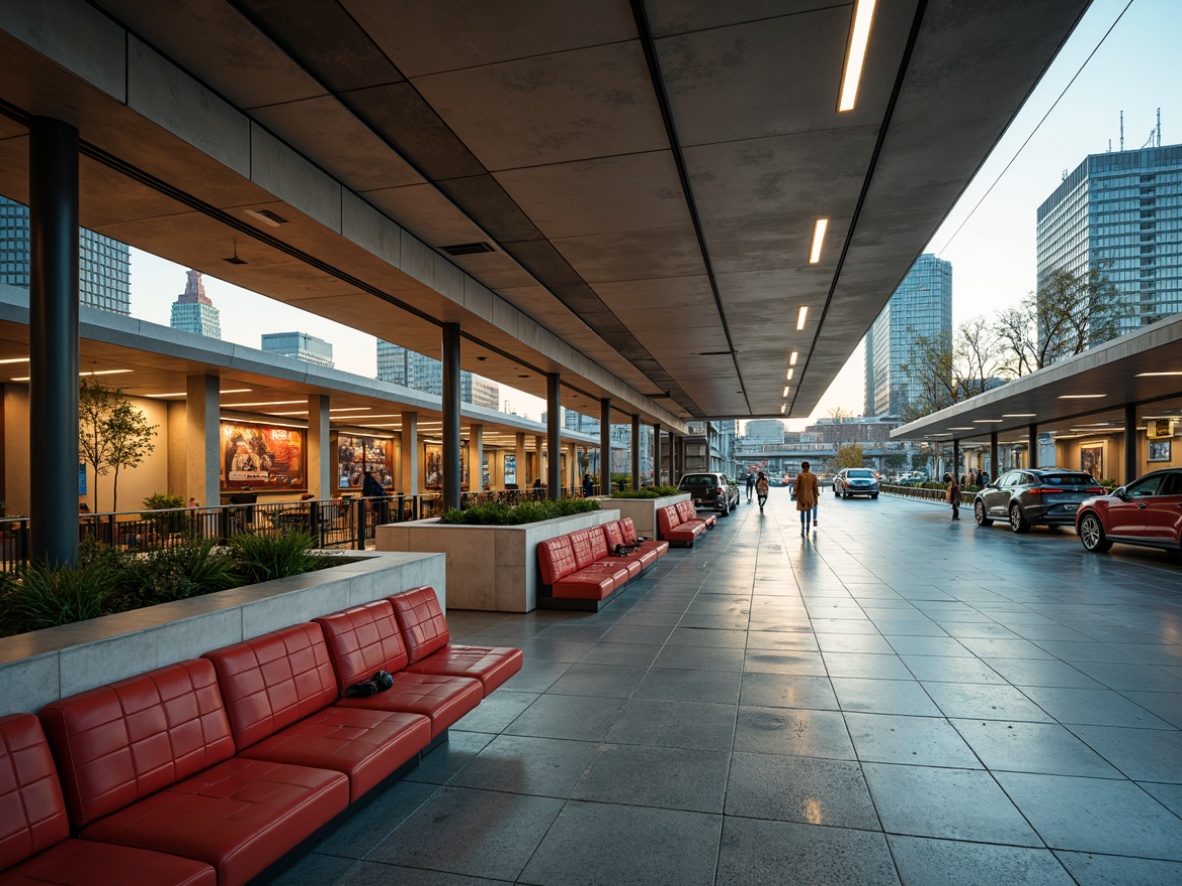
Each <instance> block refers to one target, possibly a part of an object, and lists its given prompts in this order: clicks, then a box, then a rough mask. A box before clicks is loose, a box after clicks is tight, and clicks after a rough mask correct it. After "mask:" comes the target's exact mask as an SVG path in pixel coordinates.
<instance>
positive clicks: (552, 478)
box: [546, 372, 563, 499]
mask: <svg viewBox="0 0 1182 886" xmlns="http://www.w3.org/2000/svg"><path fill="white" fill-rule="evenodd" d="M559 380H560V379H559V375H558V373H557V372H550V373H547V374H546V451H547V452H549V453H550V460H549V462H548V463H547V465H546V486H547V489H548V492H549V496H550V498H552V499H559V498H562V485H563V484H562V421H561V419H562V393H561V386H560V385H559Z"/></svg>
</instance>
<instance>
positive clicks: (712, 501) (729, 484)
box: [677, 473, 739, 517]
mask: <svg viewBox="0 0 1182 886" xmlns="http://www.w3.org/2000/svg"><path fill="white" fill-rule="evenodd" d="M677 488H678V489H679V490H681V491H682V492H688V493H689V494H690V495H691V496H692V497H693V500H694V507H695V508H713V509H714V510H716V511H718V512H719V513H720V514H722V516H724V517H725V516H727V515H728V514H729V513H730V512H731V509H732V508H737V507H738V506H739V486H738V484H737V483H735V481H734V480H732V479H731V478H730V477H728V476H727V475H726V474H717V473H696V474H684V475H682V478H681V482H680V483H678V484H677Z"/></svg>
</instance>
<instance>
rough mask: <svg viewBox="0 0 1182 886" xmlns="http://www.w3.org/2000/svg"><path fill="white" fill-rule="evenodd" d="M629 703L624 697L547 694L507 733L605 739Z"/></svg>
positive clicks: (517, 720) (511, 725)
mask: <svg viewBox="0 0 1182 886" xmlns="http://www.w3.org/2000/svg"><path fill="white" fill-rule="evenodd" d="M625 704H627V702H626V700H625V699H622V698H594V697H586V696H577V695H545V696H542V697H541V698H539V699H538V700H537V701H535V702H534V703H533V704H532V705H530V706H529V708H527V709H526V711H525V712H524V713H523V714H521V716H519V717H518V718H517V719H516V720H514V721H513V722H512V723H511V724H509V726H508V727H507V728H506V729H505V732H506V733H508V734H510V735H532V736H536V737H538V738H569V739H573V740H575V741H602V739H603V737H604V736H605V735H607V732H608V730H609V729H611V727H612V724H613V723H615V721H616V715H617V714H619V712H620V711H621V710H622V709H623V707H624V705H625Z"/></svg>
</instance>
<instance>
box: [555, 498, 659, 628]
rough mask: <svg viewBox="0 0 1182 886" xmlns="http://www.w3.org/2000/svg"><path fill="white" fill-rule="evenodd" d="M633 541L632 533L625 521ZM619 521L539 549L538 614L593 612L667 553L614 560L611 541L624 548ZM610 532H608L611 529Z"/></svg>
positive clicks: (563, 537) (652, 548) (648, 550)
mask: <svg viewBox="0 0 1182 886" xmlns="http://www.w3.org/2000/svg"><path fill="white" fill-rule="evenodd" d="M627 522H628V526H629V531H630V532H631V534H632V538H633V540H635V538H636V530H635V528H634V527H633V526H632V521H631V520H628V521H627ZM621 523H622V521H618V520H615V521H611V522H610V523H606V524H602V525H600V526H594V527H591V528H590V529H580V530H578V531H576V532H571V533H568V534H567V535H560V536H558V537H557V538H551V539H547V540H546V541H543V542H539V544H538V571H539V578H540V579H541V585H542V587H541V588H540V591H539V594H538V606H539V607H540V608H542V609H578V610H586V611H591V612H595V611H597V610H598V609H599V606H600V604H601V603H602V602H603V601H604V600H606V599H607V598H608V597H610V596H611V595H612V594H613V593H615V592H616V591H617V590H619V589H620V588H622V587H623V586H624V585H626V584H627V583H628V582H629V581H631V580H632V579H633V578H636V577H637V576H638V575H640V574H641V573H642V572H644V571H646V570H647V569H648V568H649V567H651V566H652V565H653V564H654V563H655V562H656V560H657V558H659V557H661V556H663V555H664V553H665V552H666V551H667V550H668V549H669V546H668V545H667V544H662V545H659V546H650V547H647V548H645V549H644V550H637V551H631V552H627V553H624V552H621V554H620V555H619V556H616V555H615V550H616V544H615V543H613V542H612V539H613V538H615V537H617V536H618V537H619V538H620V542H619V544H625V543H626V542H625V541H624V529H623V526H622V525H621ZM609 527H612V528H609Z"/></svg>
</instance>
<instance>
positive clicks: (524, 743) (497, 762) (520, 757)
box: [449, 735, 599, 799]
mask: <svg viewBox="0 0 1182 886" xmlns="http://www.w3.org/2000/svg"><path fill="white" fill-rule="evenodd" d="M598 747H599V745H598V744H596V743H595V742H585V741H570V740H566V739H555V738H533V737H531V736H525V735H499V736H497V737H496V738H495V739H494V740H493V741H491V742H489V744H487V745H486V746H485V747H484V748H483V749H482V750H481V751H480V753H479V754H477V755H476V756H475V757H473V758H472V759H471V760H470V761H469V763H468V765H466V766H465V767H464V768H463V769H461V770H460V771H458V772H457V773H456V774H455V775H454V776H453V777H452V778H451V780H450V782H449V784H451V785H454V786H457V787H465V788H477V789H480V790H486V791H505V792H508V793H511V794H530V795H533V796H536V797H561V798H564V799H565V798H566V797H569V796H570V793H571V791H572V790H573V789H574V786H575V784H576V783H577V782H578V780H579V778H580V776H582V774H583V772H584V771H585V770H586V768H587V766H588V765H589V764H590V763H591V759H592V758H593V757H594V756H595V753H596V750H597V749H598Z"/></svg>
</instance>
